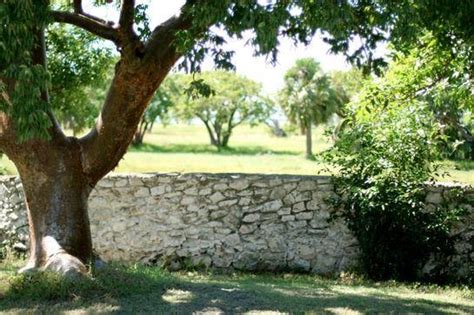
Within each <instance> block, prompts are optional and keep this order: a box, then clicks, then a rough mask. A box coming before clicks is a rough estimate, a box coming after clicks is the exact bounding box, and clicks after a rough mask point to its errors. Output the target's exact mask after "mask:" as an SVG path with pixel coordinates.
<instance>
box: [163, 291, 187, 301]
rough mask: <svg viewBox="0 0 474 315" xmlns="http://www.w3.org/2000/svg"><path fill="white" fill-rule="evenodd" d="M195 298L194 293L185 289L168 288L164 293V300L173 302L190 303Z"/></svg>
mask: <svg viewBox="0 0 474 315" xmlns="http://www.w3.org/2000/svg"><path fill="white" fill-rule="evenodd" d="M192 298H193V293H192V292H190V291H185V290H177V289H168V290H166V292H165V294H163V300H165V301H166V302H168V303H171V304H179V303H189V302H190V301H191V299H192Z"/></svg>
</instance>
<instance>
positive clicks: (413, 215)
mask: <svg viewBox="0 0 474 315" xmlns="http://www.w3.org/2000/svg"><path fill="white" fill-rule="evenodd" d="M381 86H383V85H381ZM381 86H380V85H375V84H374V85H372V86H369V87H367V88H366V89H365V90H364V92H363V93H362V94H361V95H360V96H359V97H360V99H359V102H358V103H355V104H352V107H351V108H350V110H349V115H348V117H349V118H348V122H347V124H348V125H347V128H345V129H343V130H342V132H341V133H340V134H339V139H338V140H337V142H336V143H335V145H334V147H333V148H332V149H331V150H329V151H328V152H327V153H325V159H326V161H328V162H330V163H331V164H332V165H334V166H335V167H337V168H339V175H338V177H337V178H336V187H337V190H338V192H339V193H340V194H341V196H342V198H341V200H339V201H338V203H339V204H340V206H341V207H342V212H341V214H342V216H343V217H344V218H345V219H346V221H347V223H348V226H349V228H350V229H351V230H352V231H353V233H354V234H355V236H356V238H357V239H358V241H359V244H360V248H361V252H362V253H361V262H362V267H363V269H364V271H365V272H366V273H367V274H368V275H369V276H370V277H371V278H372V279H375V280H381V279H399V280H415V279H417V277H418V276H419V275H418V272H419V270H420V268H421V267H422V266H423V265H424V263H425V262H426V261H427V260H428V258H429V257H430V255H431V254H435V253H441V252H444V253H449V252H450V250H452V243H451V240H450V239H449V229H450V227H451V225H452V223H453V222H454V221H455V220H457V219H458V216H459V215H460V214H461V211H460V210H459V209H446V208H443V207H438V208H436V209H432V210H429V211H428V208H427V205H426V203H425V196H426V192H425V187H426V183H427V181H430V180H432V179H433V177H432V176H433V175H434V174H435V173H436V170H437V166H436V165H435V164H434V161H435V160H436V158H437V156H438V155H437V150H436V146H435V143H436V141H437V137H438V135H439V124H438V123H437V122H436V120H435V118H434V116H433V114H432V112H431V111H430V110H429V108H428V106H427V104H426V103H423V102H417V101H414V100H413V101H411V102H410V103H409V104H405V103H404V100H403V99H400V100H398V101H396V100H395V99H389V100H388V101H389V102H391V103H389V104H385V103H384V102H385V101H386V100H387V99H386V98H385V97H384V96H382V95H381V94H380V93H382V92H384V91H385V90H383V89H382V90H381ZM379 92H380V93H379Z"/></svg>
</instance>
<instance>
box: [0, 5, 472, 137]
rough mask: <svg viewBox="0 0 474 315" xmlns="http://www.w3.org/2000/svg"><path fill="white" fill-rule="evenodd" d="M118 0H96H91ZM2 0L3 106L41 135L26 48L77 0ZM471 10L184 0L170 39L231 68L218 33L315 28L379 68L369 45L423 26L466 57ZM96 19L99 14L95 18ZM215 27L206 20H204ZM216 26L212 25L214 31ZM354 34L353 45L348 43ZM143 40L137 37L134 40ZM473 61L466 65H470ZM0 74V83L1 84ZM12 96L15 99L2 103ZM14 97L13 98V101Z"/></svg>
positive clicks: (195, 63)
mask: <svg viewBox="0 0 474 315" xmlns="http://www.w3.org/2000/svg"><path fill="white" fill-rule="evenodd" d="M112 2H114V3H115V4H116V7H117V8H118V7H119V6H120V2H119V1H113V0H100V1H99V0H97V1H94V4H95V5H96V6H101V5H106V4H108V3H112ZM48 3H49V2H48V1H44V0H42V1H31V0H19V1H13V0H5V1H2V3H0V24H1V25H2V26H4V27H2V30H1V31H0V32H1V33H0V40H1V45H0V49H1V51H0V56H1V57H0V58H1V60H0V69H1V70H0V71H1V73H0V77H2V82H3V81H5V79H9V80H15V81H17V82H18V84H16V85H15V91H14V92H15V93H14V94H13V95H9V97H8V98H5V97H2V101H1V102H2V104H3V108H2V110H5V108H8V113H9V115H11V116H12V117H13V118H14V121H15V123H16V125H17V130H18V134H19V137H20V138H22V139H30V138H34V137H36V136H40V137H43V138H44V137H48V134H47V129H48V127H49V126H51V121H50V120H49V119H48V117H47V112H48V110H49V106H48V104H46V103H45V102H44V100H43V101H42V100H41V99H40V98H38V97H37V96H38V95H39V94H40V91H42V90H45V87H46V85H47V83H48V75H47V73H46V71H45V69H44V68H43V67H42V66H33V62H32V55H31V53H30V52H31V51H32V48H33V46H34V37H35V34H36V33H37V31H38V30H40V29H41V28H42V27H43V26H46V23H47V22H49V21H51V20H52V17H51V16H50V14H49V13H50V12H51V10H50V9H51V8H54V9H57V8H60V9H70V8H72V7H73V5H74V4H76V3H77V2H72V1H64V0H57V1H52V2H51V7H49V6H48ZM146 11H147V6H146V5H143V4H140V5H137V6H136V7H135V10H134V15H135V16H134V22H135V24H136V30H137V32H138V33H139V34H138V37H139V38H140V39H142V40H143V41H145V40H147V39H148V38H149V37H151V36H152V33H153V32H152V31H151V30H150V29H149V23H148V19H147V16H146ZM473 11H474V3H472V2H471V1H461V2H460V1H434V2H433V1H421V2H416V3H415V2H412V1H400V2H397V3H396V4H394V3H393V1H389V0H382V1H377V2H376V3H371V2H366V1H325V2H321V3H318V5H315V4H314V1H312V0H311V1H310V0H300V1H270V2H264V1H263V2H262V1H257V0H243V1H221V0H210V1H202V2H201V1H187V2H186V5H185V6H184V7H183V14H182V16H188V17H192V25H191V26H190V27H188V26H187V27H185V28H184V29H182V30H181V29H180V30H179V31H178V32H177V34H176V35H177V39H176V41H175V42H174V44H175V45H176V46H177V48H178V51H179V53H183V54H185V58H184V59H183V62H182V64H181V65H182V67H183V68H185V69H187V70H189V71H190V72H194V71H199V70H200V64H201V63H202V61H203V60H204V58H205V56H206V55H210V56H211V57H212V59H213V60H214V62H215V64H216V65H217V66H218V67H221V68H225V69H232V68H233V64H232V57H233V55H234V52H233V51H231V50H226V49H225V48H223V47H224V45H225V43H226V41H225V37H224V34H226V35H229V36H231V37H236V38H242V37H243V36H244V33H245V32H246V31H248V30H252V31H253V32H252V33H251V35H250V36H251V38H250V40H249V43H250V44H251V45H252V46H253V47H254V48H255V52H256V54H260V55H261V54H264V55H267V54H269V55H271V58H272V60H273V61H275V60H276V58H277V54H278V46H279V42H280V39H281V38H282V37H288V38H291V39H293V40H296V41H299V42H302V43H309V42H310V40H311V38H312V37H313V36H314V34H315V33H316V32H317V31H320V32H321V33H322V34H323V37H324V40H325V41H326V42H328V43H329V44H330V45H331V51H332V52H339V53H343V54H345V55H346V56H347V58H348V60H349V61H351V62H352V63H354V64H356V65H359V66H361V67H364V69H365V70H367V71H369V70H371V69H373V70H375V71H379V70H380V67H381V66H383V65H384V64H385V61H384V60H383V58H380V57H378V56H376V55H375V54H374V53H373V51H374V49H375V48H376V47H377V44H378V43H379V42H382V41H390V42H393V43H394V45H396V48H397V49H408V48H406V47H409V45H410V43H413V42H414V41H415V40H416V38H417V37H418V36H419V34H420V32H421V31H422V30H429V31H431V32H432V33H433V36H434V37H435V38H436V39H438V40H439V41H440V43H441V45H442V46H443V47H448V48H450V49H452V51H453V52H454V51H456V52H459V51H464V52H465V53H466V55H467V56H470V57H469V58H468V59H469V60H474V58H472V53H473V52H472V49H470V48H469V47H471V45H470V44H469V43H472V39H473V37H474V31H473V28H472V26H471V23H469V22H470V20H471V17H472V12H473ZM99 20H100V19H99ZM214 25H215V26H218V27H211V26H214ZM80 27H84V26H83V25H82V26H80ZM218 29H219V31H217V30H218ZM356 36H358V38H359V39H360V41H359V42H360V45H358V46H357V45H356V46H354V45H349V43H350V42H351V41H352V40H353V39H354V37H356ZM141 44H144V43H141ZM472 66H473V63H472V62H471V63H470V65H469V67H470V69H472ZM5 84H6V82H3V83H2V84H0V85H5ZM9 102H10V103H11V102H13V105H15V106H6V104H7V103H9ZM16 104H17V105H16Z"/></svg>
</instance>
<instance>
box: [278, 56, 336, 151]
mask: <svg viewBox="0 0 474 315" xmlns="http://www.w3.org/2000/svg"><path fill="white" fill-rule="evenodd" d="M341 104H342V103H341V102H340V98H339V97H338V95H337V91H336V90H335V89H333V88H332V86H331V80H330V77H329V76H328V75H326V74H324V73H322V71H321V68H320V65H319V63H318V62H317V61H316V60H314V59H312V58H304V59H299V60H297V61H296V63H295V65H294V66H293V67H292V68H290V69H289V70H288V71H287V72H286V74H285V84H284V87H283V89H282V90H281V91H280V105H281V107H282V108H283V110H284V112H285V113H286V115H287V117H288V119H289V120H290V122H291V123H293V124H297V125H298V126H299V127H300V129H301V130H302V131H303V132H304V133H305V134H306V158H308V159H311V158H313V150H312V131H311V127H312V126H313V125H318V124H321V123H324V122H326V121H327V120H328V119H329V118H330V117H331V116H332V115H333V114H335V113H336V112H337V110H338V108H339V107H340V106H341Z"/></svg>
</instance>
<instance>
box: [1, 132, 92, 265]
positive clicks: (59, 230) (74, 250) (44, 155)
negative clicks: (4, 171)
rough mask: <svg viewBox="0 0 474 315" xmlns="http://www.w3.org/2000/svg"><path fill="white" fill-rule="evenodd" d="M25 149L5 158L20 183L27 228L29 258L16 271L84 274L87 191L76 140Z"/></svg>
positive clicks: (87, 241) (41, 143) (89, 248)
mask: <svg viewBox="0 0 474 315" xmlns="http://www.w3.org/2000/svg"><path fill="white" fill-rule="evenodd" d="M28 145H29V150H25V148H17V150H15V151H14V152H11V154H10V156H12V157H13V159H14V161H15V164H16V166H17V168H18V171H19V173H20V176H21V180H22V183H23V189H24V192H25V199H26V205H27V211H28V223H29V230H30V256H29V261H28V263H27V265H26V267H25V268H23V269H22V271H30V270H36V269H43V270H44V269H46V270H53V271H57V272H61V273H63V274H76V273H85V272H86V268H85V264H86V263H89V262H91V260H92V259H93V256H92V241H91V233H90V225H89V218H88V213H87V198H88V196H89V193H90V191H91V189H92V187H91V186H90V185H89V184H88V181H87V178H86V176H85V174H84V173H83V171H82V164H81V150H80V146H79V144H78V142H77V139H75V138H63V139H61V140H59V139H55V140H52V141H51V142H45V141H34V142H30V143H29V144H28ZM18 149H19V150H18Z"/></svg>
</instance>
